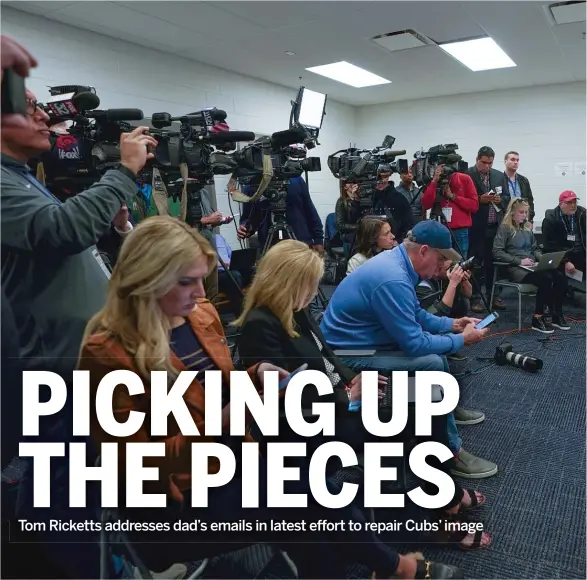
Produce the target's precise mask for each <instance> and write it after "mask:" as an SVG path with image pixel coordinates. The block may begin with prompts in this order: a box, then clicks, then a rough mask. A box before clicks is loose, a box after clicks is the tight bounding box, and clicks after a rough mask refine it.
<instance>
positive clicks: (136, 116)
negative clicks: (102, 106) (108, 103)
mask: <svg viewBox="0 0 587 580" xmlns="http://www.w3.org/2000/svg"><path fill="white" fill-rule="evenodd" d="M96 113H100V115H99V116H98V115H96ZM94 115H95V118H102V116H103V117H104V118H105V119H106V120H107V121H109V122H111V123H115V122H117V121H142V120H143V119H144V118H145V115H144V114H143V111H141V110H140V109H106V110H105V111H95V113H94V114H93V115H88V117H92V116H94Z"/></svg>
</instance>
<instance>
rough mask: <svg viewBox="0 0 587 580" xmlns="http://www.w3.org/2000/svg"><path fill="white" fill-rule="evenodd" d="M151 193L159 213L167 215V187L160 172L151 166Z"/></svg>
mask: <svg viewBox="0 0 587 580" xmlns="http://www.w3.org/2000/svg"><path fill="white" fill-rule="evenodd" d="M151 195H152V196H153V201H154V202H155V207H156V208H157V213H158V214H159V215H169V198H168V195H167V188H166V187H165V182H164V181H163V178H162V177H161V172H160V171H159V170H158V169H157V168H156V167H153V175H152V179H151Z"/></svg>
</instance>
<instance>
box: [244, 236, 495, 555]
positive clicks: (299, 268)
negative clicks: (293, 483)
mask: <svg viewBox="0 0 587 580" xmlns="http://www.w3.org/2000/svg"><path fill="white" fill-rule="evenodd" d="M323 268H324V263H323V260H322V259H321V258H320V256H318V255H317V254H316V253H315V252H313V251H312V250H311V249H310V248H309V247H308V246H307V245H306V244H304V243H302V242H298V241H296V240H284V241H283V242H280V243H279V244H277V245H275V246H274V247H273V248H271V249H270V250H269V251H268V252H267V254H265V256H264V257H263V259H262V260H261V261H260V262H259V265H258V267H257V275H256V276H255V278H254V280H253V283H252V284H251V287H250V289H249V292H248V293H247V296H246V298H245V301H244V307H243V312H242V314H241V316H240V318H239V319H238V320H236V321H235V322H234V323H233V324H235V325H236V326H240V327H241V331H240V336H239V341H238V345H239V355H240V358H241V362H243V363H244V364H245V366H250V365H254V364H258V363H259V362H260V361H267V362H271V363H273V364H276V365H278V366H280V367H283V368H284V369H286V370H288V371H293V370H295V369H296V368H298V367H299V366H300V365H302V364H303V363H307V364H308V369H310V370H317V371H320V372H322V373H327V374H328V375H329V376H330V378H331V381H332V383H333V386H334V387H335V389H334V392H335V400H336V402H337V403H338V404H337V406H338V407H340V411H339V413H338V416H337V422H336V427H337V429H336V436H335V439H336V440H338V441H342V442H344V443H347V444H348V445H350V446H351V447H353V448H355V449H358V448H362V446H363V444H364V443H365V442H366V441H367V440H368V439H371V440H374V438H373V437H372V436H370V435H369V434H368V432H367V431H366V430H365V429H364V428H363V426H362V422H361V421H360V419H358V418H357V417H354V416H353V415H355V413H353V412H351V411H349V410H348V408H349V401H348V399H351V400H360V398H361V380H360V375H355V373H353V371H351V370H350V369H348V368H346V367H345V366H344V365H343V364H342V363H341V362H340V360H339V359H338V358H337V357H336V356H335V355H334V354H333V353H332V351H329V350H328V349H324V346H325V345H326V341H325V340H324V337H323V336H322V333H321V332H320V329H319V326H318V325H317V324H312V321H311V319H309V318H308V316H307V314H306V312H305V310H304V309H305V308H306V307H307V306H308V304H309V303H310V302H311V301H312V299H313V298H314V296H315V295H316V293H317V291H318V285H319V283H320V279H321V278H322V273H323ZM354 375H355V376H354ZM380 378H381V377H380ZM349 379H350V380H349ZM381 382H382V381H381V380H380V383H381ZM383 382H384V383H385V382H386V379H383ZM345 384H346V385H347V387H346V390H347V393H348V398H347V397H345V396H344V387H343V385H345ZM337 387H338V388H337ZM337 393H338V394H337ZM340 393H342V396H341V395H340ZM318 400H320V401H325V400H327V398H326V397H319V395H318V393H317V391H316V389H315V387H314V386H312V385H308V386H306V387H305V389H304V392H303V395H302V404H303V406H304V407H306V408H310V407H311V405H312V403H313V402H315V401H318ZM413 409H414V407H411V410H412V411H413ZM413 415H414V413H413V412H411V413H410V417H409V422H408V426H407V429H406V432H407V433H410V432H413V423H412V422H413V420H414V417H413ZM432 431H433V434H432V437H431V439H432V440H434V441H439V442H441V443H443V444H444V445H446V446H447V447H448V436H447V426H446V416H438V417H435V418H434V420H433V424H432ZM280 437H281V439H286V438H287V437H289V438H291V439H289V440H294V439H295V438H296V437H298V436H297V435H296V434H295V433H293V431H290V432H288V431H286V432H285V433H284V432H283V430H282V429H281V427H280ZM404 438H405V437H404ZM315 439H320V440H319V441H314V442H308V448H312V447H316V446H318V445H320V444H321V443H323V442H324V439H323V438H315ZM309 454H310V452H308V455H309ZM428 461H430V463H431V464H432V463H433V462H434V459H433V458H432V457H429V458H428ZM435 467H436V468H437V469H440V470H442V471H445V472H446V473H449V471H448V466H447V465H446V464H441V463H440V462H439V461H438V462H437V463H436V464H435ZM429 486H430V484H429V483H426V482H423V487H424V489H427V488H428V487H429ZM431 487H432V488H434V486H433V485H432V486H431ZM457 487H458V484H457ZM427 493H433V492H432V491H428V492H427ZM457 495H459V496H461V507H460V508H458V507H457V508H454V507H453V508H452V511H453V512H455V511H458V510H459V509H467V508H468V507H469V506H471V507H474V506H477V505H480V504H481V503H483V502H484V501H485V498H484V497H483V494H481V493H478V492H475V491H473V490H465V491H463V490H461V489H460V488H459V491H458V493H457ZM449 511H450V510H449ZM459 541H460V546H461V547H463V548H465V549H476V548H479V547H481V548H484V547H486V546H488V545H489V543H490V540H489V537H488V536H487V534H484V535H481V534H477V535H476V536H474V535H466V536H463V535H462V536H461V537H459Z"/></svg>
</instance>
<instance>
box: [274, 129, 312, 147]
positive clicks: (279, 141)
mask: <svg viewBox="0 0 587 580" xmlns="http://www.w3.org/2000/svg"><path fill="white" fill-rule="evenodd" d="M305 138H306V134H305V133H304V132H303V131H300V130H299V129H285V130H284V131H277V133H273V134H272V135H271V147H273V149H281V148H282V147H285V146H286V145H293V144H294V143H302V142H303V141H304V139H305Z"/></svg>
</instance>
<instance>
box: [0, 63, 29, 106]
mask: <svg viewBox="0 0 587 580" xmlns="http://www.w3.org/2000/svg"><path fill="white" fill-rule="evenodd" d="M1 103H2V105H1V106H2V114H3V115H26V114H27V112H26V109H27V107H26V88H25V84H24V78H23V77H21V76H20V75H19V74H18V73H17V72H15V71H14V70H13V69H11V68H7V69H6V70H5V71H4V74H3V76H2V101H1Z"/></svg>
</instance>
